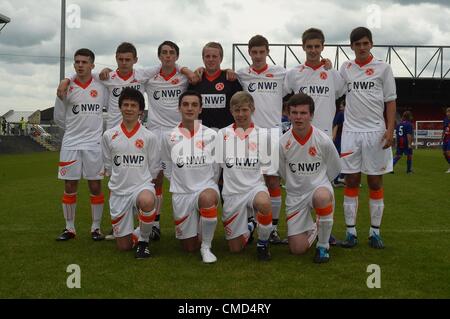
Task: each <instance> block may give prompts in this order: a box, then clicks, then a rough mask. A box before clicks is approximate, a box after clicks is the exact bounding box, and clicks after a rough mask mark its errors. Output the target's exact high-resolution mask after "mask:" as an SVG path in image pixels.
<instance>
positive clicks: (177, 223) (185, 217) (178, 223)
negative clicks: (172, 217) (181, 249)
mask: <svg viewBox="0 0 450 319" xmlns="http://www.w3.org/2000/svg"><path fill="white" fill-rule="evenodd" d="M188 217H189V215H186V216H184V217H183V218H181V219H179V220H176V221H175V222H174V223H175V225H177V226H178V225H180V224H181V223H182V222H184V221H185V220H186V219H187V218H188Z"/></svg>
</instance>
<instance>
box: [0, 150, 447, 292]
mask: <svg viewBox="0 0 450 319" xmlns="http://www.w3.org/2000/svg"><path fill="white" fill-rule="evenodd" d="M57 162H58V154H57V153H40V154H26V155H1V156H0V205H1V206H0V218H1V222H0V237H1V244H0V269H1V272H0V274H1V275H0V298H183V299H184V298H449V297H450V271H449V265H450V250H449V243H450V208H449V207H450V174H444V171H445V170H446V169H447V164H446V163H445V161H444V158H443V156H442V154H441V152H440V151H438V150H419V151H416V152H415V153H414V162H413V169H414V174H412V175H406V173H405V159H402V160H401V161H400V162H399V163H398V164H397V166H396V167H395V174H388V175H387V176H385V205H386V208H385V213H384V218H383V224H382V228H381V233H382V236H383V238H384V241H385V244H386V249H384V250H381V251H379V250H374V249H371V248H369V246H368V244H367V234H368V229H369V212H368V203H367V184H366V182H365V181H364V182H363V186H362V189H361V195H360V207H359V214H358V235H359V236H358V237H359V240H360V244H359V245H358V246H357V247H356V248H354V249H350V250H346V249H343V248H332V249H331V252H330V253H331V261H330V263H328V264H322V265H317V264H314V263H313V262H312V258H313V253H314V252H313V250H310V251H309V253H308V254H307V255H305V256H301V257H298V256H293V255H290V254H289V253H288V249H287V246H275V247H272V248H271V249H272V257H273V259H272V261H270V262H268V263H261V262H258V261H257V259H256V251H255V247H249V248H247V249H246V250H245V251H244V252H242V253H240V254H231V253H229V252H228V250H227V245H226V242H225V239H224V232H223V226H222V223H221V222H219V224H218V227H217V231H216V235H215V239H214V242H213V251H214V253H215V254H216V255H217V257H218V262H217V263H216V264H212V265H205V264H203V263H202V262H201V258H200V254H199V253H197V254H187V253H184V252H182V251H181V248H180V245H179V243H178V241H177V240H176V239H175V235H174V226H173V222H172V220H173V219H172V211H171V202H170V195H169V193H168V192H167V186H168V185H167V183H165V198H164V210H163V214H162V217H161V222H162V239H161V241H160V242H156V243H152V245H151V251H152V254H153V258H150V259H149V260H135V258H134V255H133V252H126V253H123V252H119V251H117V250H116V247H115V243H114V242H107V241H103V242H93V241H92V240H91V239H90V236H89V229H90V220H91V213H90V207H89V200H88V192H87V185H86V182H82V183H81V184H80V188H79V192H78V194H79V195H78V205H77V215H76V226H77V234H78V235H77V238H76V239H75V240H71V241H69V242H56V241H55V238H56V236H57V235H58V234H59V233H60V232H61V230H62V229H63V228H64V219H63V215H62V211H61V204H60V199H61V196H62V192H63V183H62V182H61V181H58V180H57V178H56V172H57V170H56V165H57ZM103 186H104V189H105V194H106V185H103ZM335 193H336V212H335V224H334V229H333V233H334V234H335V235H336V236H337V237H338V238H340V239H342V238H343V236H344V233H345V227H344V222H343V220H344V218H343V211H342V196H343V195H342V188H339V189H336V190H335ZM284 217H285V216H284V208H283V211H282V214H281V221H280V230H281V234H282V235H284V234H285V221H284V220H285V218H284ZM102 227H103V230H104V231H107V230H109V229H110V218H109V214H108V208H107V206H105V210H104V218H103V223H102ZM71 264H77V265H79V266H80V267H81V288H80V289H68V288H67V286H66V280H67V278H68V276H69V275H70V273H68V272H66V270H67V267H68V265H71ZM370 264H377V265H379V266H380V268H381V288H380V289H369V288H368V287H367V285H366V280H367V278H368V276H369V275H370V273H368V272H367V267H368V265H370Z"/></svg>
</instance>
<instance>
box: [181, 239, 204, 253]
mask: <svg viewBox="0 0 450 319" xmlns="http://www.w3.org/2000/svg"><path fill="white" fill-rule="evenodd" d="M181 247H182V248H183V250H184V251H186V252H188V253H193V252H196V251H198V250H199V249H200V240H199V238H198V236H195V237H191V238H187V239H181Z"/></svg>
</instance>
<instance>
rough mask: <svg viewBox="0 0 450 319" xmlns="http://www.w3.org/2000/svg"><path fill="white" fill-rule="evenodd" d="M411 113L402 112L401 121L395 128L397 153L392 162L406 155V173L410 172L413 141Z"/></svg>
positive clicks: (395, 162)
mask: <svg viewBox="0 0 450 319" xmlns="http://www.w3.org/2000/svg"><path fill="white" fill-rule="evenodd" d="M411 121H412V114H411V112H410V111H405V112H403V115H402V121H401V122H400V123H399V124H398V125H397V127H396V128H395V135H396V140H397V141H396V143H397V153H396V155H395V157H394V163H393V166H395V164H397V162H398V161H399V160H400V159H401V158H402V155H403V154H404V155H406V173H407V174H410V173H412V155H413V150H412V141H413V136H414V134H413V127H412V123H411Z"/></svg>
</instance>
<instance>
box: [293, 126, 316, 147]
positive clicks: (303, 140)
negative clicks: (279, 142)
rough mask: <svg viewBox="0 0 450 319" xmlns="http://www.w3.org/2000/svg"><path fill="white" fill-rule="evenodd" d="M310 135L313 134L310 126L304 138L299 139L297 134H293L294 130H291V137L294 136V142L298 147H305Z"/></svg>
mask: <svg viewBox="0 0 450 319" xmlns="http://www.w3.org/2000/svg"><path fill="white" fill-rule="evenodd" d="M312 133H313V127H312V126H311V127H310V129H309V131H308V134H306V136H305V138H302V137H300V136H299V135H298V134H296V133H295V131H294V130H292V135H293V136H294V138H295V140H296V141H297V142H299V143H300V145H305V144H306V143H307V142H308V140H309V139H310V138H311V135H312Z"/></svg>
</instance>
